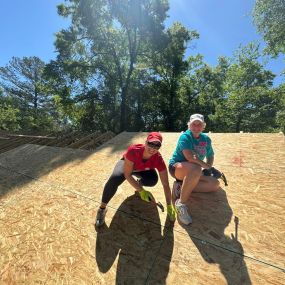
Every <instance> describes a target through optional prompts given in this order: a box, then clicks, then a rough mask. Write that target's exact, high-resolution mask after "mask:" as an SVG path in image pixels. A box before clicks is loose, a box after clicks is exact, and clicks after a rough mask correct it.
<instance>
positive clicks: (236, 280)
mask: <svg viewBox="0 0 285 285" xmlns="http://www.w3.org/2000/svg"><path fill="white" fill-rule="evenodd" d="M188 206H189V209H190V212H191V215H192V217H193V224H192V225H190V226H185V227H184V228H185V229H186V231H187V232H188V234H189V236H190V237H191V239H192V241H193V243H194V244H195V246H196V247H197V249H198V250H199V252H200V254H201V256H202V257H203V258H204V260H205V261H207V262H208V263H216V264H218V265H219V267H220V270H221V272H222V274H223V275H224V277H225V279H226V280H227V283H228V284H229V285H238V284H243V285H250V284H251V280H250V277H249V274H248V270H247V266H246V263H245V261H244V256H243V247H242V245H241V243H240V242H239V241H238V218H237V217H235V219H234V221H235V223H236V227H235V233H234V234H232V235H231V237H229V236H227V235H226V234H225V229H226V227H227V226H228V224H229V223H230V221H231V219H232V216H233V212H232V209H231V207H230V205H229V203H228V199H227V195H226V192H225V191H224V190H223V189H220V191H218V192H216V193H192V195H191V200H190V202H189V204H188Z"/></svg>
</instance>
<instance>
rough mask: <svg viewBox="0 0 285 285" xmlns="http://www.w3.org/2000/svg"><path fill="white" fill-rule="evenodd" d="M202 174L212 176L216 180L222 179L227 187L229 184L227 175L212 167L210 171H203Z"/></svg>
mask: <svg viewBox="0 0 285 285" xmlns="http://www.w3.org/2000/svg"><path fill="white" fill-rule="evenodd" d="M202 173H203V174H204V175H205V176H212V177H215V178H216V179H219V178H221V179H222V180H223V181H224V183H225V186H228V182H227V178H226V176H225V174H224V173H222V172H221V171H220V170H218V169H216V168H215V167H211V168H209V169H203V170H202Z"/></svg>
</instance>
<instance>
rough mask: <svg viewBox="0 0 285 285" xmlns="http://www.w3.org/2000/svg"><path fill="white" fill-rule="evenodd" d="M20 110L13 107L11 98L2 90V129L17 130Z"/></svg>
mask: <svg viewBox="0 0 285 285" xmlns="http://www.w3.org/2000/svg"><path fill="white" fill-rule="evenodd" d="M19 113H20V110H19V109H16V108H14V107H13V104H12V100H11V98H6V97H4V96H3V94H1V92H0V129H1V130H7V131H17V130H19V129H20V124H19Z"/></svg>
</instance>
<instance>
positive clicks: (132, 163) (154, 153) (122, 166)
mask: <svg viewBox="0 0 285 285" xmlns="http://www.w3.org/2000/svg"><path fill="white" fill-rule="evenodd" d="M161 143H162V136H161V134H160V133H158V132H152V133H149V134H148V136H147V138H146V142H145V144H134V145H131V146H130V147H129V148H128V149H127V151H126V152H125V153H124V154H123V157H122V158H121V160H119V161H118V162H117V164H116V165H115V168H114V170H113V173H112V175H111V176H110V178H109V179H108V181H107V183H106V184H105V187H104V190H103V195H102V203H101V206H100V208H99V209H98V212H97V217H96V226H102V225H103V224H104V222H105V215H106V211H107V208H106V206H107V204H108V203H109V202H110V200H111V199H112V197H113V196H114V195H115V193H116V191H117V189H118V186H119V185H121V184H122V183H123V182H124V181H125V180H127V181H128V182H129V183H130V184H131V186H133V187H134V188H135V190H136V191H138V192H139V195H140V197H141V199H142V200H144V201H146V202H150V201H151V200H153V196H152V194H151V192H149V191H147V190H145V189H144V188H143V186H148V187H152V186H154V185H156V183H157V181H158V175H157V173H156V171H155V169H157V171H158V173H159V177H160V180H161V183H162V186H163V189H164V195H165V199H166V204H167V214H168V215H169V218H170V220H172V221H174V220H175V216H176V212H175V209H174V207H173V205H172V203H171V191H170V187H169V180H168V174H167V169H166V165H165V162H164V160H163V158H162V156H161V154H160V153H159V151H158V150H159V149H160V147H161ZM133 176H135V177H136V178H138V180H136V179H135V178H134V177H133Z"/></svg>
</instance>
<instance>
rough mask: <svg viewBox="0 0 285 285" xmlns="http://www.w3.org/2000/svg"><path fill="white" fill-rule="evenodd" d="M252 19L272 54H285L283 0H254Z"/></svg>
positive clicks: (284, 6) (284, 2)
mask: <svg viewBox="0 0 285 285" xmlns="http://www.w3.org/2000/svg"><path fill="white" fill-rule="evenodd" d="M253 20H254V23H255V25H256V27H257V30H258V32H259V33H260V34H261V35H262V36H263V38H264V40H265V42H266V43H267V48H266V51H267V52H268V53H269V54H272V55H273V56H277V55H278V54H279V53H282V54H285V0H256V2H255V6H254V9H253Z"/></svg>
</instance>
